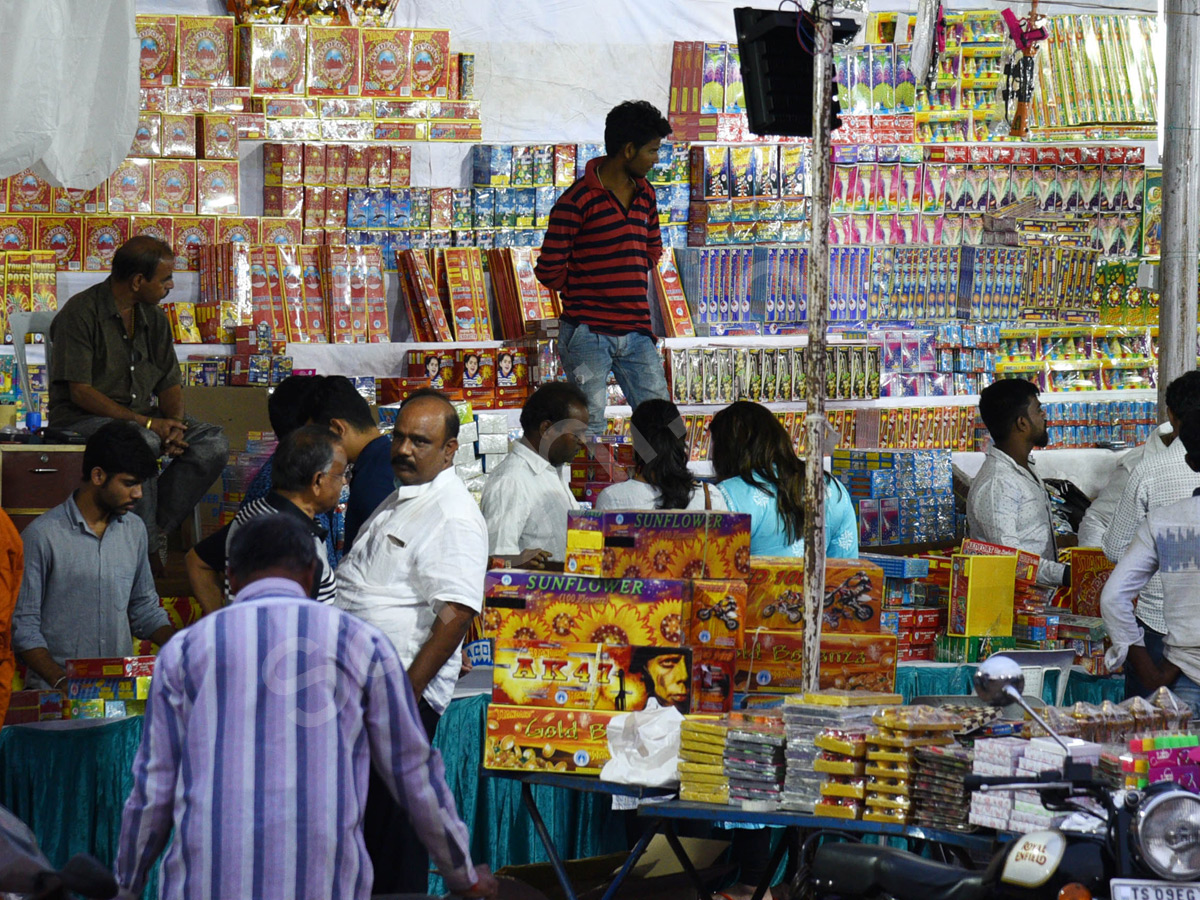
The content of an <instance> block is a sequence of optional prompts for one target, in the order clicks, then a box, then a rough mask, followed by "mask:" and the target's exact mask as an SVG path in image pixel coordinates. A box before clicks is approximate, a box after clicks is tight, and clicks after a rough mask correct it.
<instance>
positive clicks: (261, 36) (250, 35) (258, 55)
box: [238, 25, 306, 97]
mask: <svg viewBox="0 0 1200 900" xmlns="http://www.w3.org/2000/svg"><path fill="white" fill-rule="evenodd" d="M305 31H306V29H305V26H304V25H241V26H239V27H238V82H239V84H241V85H243V86H246V87H249V88H250V93H251V94H253V95H254V96H256V97H259V96H273V95H276V94H284V95H293V94H299V95H303V94H304V68H305Z"/></svg>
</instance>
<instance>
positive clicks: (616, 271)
mask: <svg viewBox="0 0 1200 900" xmlns="http://www.w3.org/2000/svg"><path fill="white" fill-rule="evenodd" d="M670 133H671V126H670V125H669V124H667V120H666V119H664V118H663V116H662V113H660V112H659V111H658V110H657V109H655V108H654V106H652V105H651V104H650V103H647V102H646V101H645V100H638V101H628V102H625V103H622V104H620V105H619V106H617V107H614V108H613V109H612V110H611V111H610V112H609V114H608V117H607V118H606V119H605V120H604V147H605V151H606V153H607V154H608V155H607V156H603V157H600V158H598V159H594V160H592V161H591V162H589V163H588V164H587V169H586V171H585V173H584V176H583V177H582V178H580V179H579V180H578V181H576V182H575V183H574V184H573V185H571V186H570V187H569V188H567V190H566V192H565V193H564V194H563V195H562V197H560V198H559V200H558V202H557V203H555V204H554V209H552V210H551V211H550V227H549V228H548V229H547V231H546V239H545V241H544V242H543V244H542V252H541V256H540V257H539V258H538V264H537V277H538V280H539V281H541V282H542V284H544V285H546V286H547V287H549V288H553V289H555V290H557V291H558V292H559V294H560V295H561V297H562V308H563V312H562V318H561V319H560V323H559V337H558V355H559V357H560V359H561V360H562V365H563V370H564V371H565V372H566V373H567V377H568V378H569V379H570V380H571V382H572V383H573V384H574V385H575V386H576V387H578V388H579V389H580V390H581V391H583V394H584V396H585V397H587V401H588V413H589V414H590V417H591V422H590V424H589V426H588V431H589V433H591V434H603V433H604V409H605V406H606V393H607V391H606V384H607V381H608V373H609V371H612V372H613V374H615V375H616V376H617V383H618V384H620V385H621V389H622V390H623V391H624V392H625V398H626V399H627V400H628V402H629V405H630V406H631V407H633V408H635V409H636V408H637V406H638V404H639V403H641V402H642V401H644V400H653V399H662V400H666V399H668V393H667V379H666V376H665V375H664V374H663V364H662V357H661V356H660V355H659V353H658V350H657V349H656V348H655V342H654V332H653V331H652V330H651V327H650V304H649V301H648V299H647V296H646V292H647V290H648V287H649V272H650V267H651V266H653V265H656V264H657V263H658V260H659V258H660V257H661V256H662V237H661V236H660V235H659V231H658V203H657V200H656V199H655V195H654V188H653V187H651V186H650V183H649V182H648V181H647V180H646V173H647V172H649V171H650V169H651V168H652V167H653V166H654V164H655V163H656V162H657V161H658V149H659V145H660V144H662V139H663V138H664V137H666V136H667V135H669V134H670Z"/></svg>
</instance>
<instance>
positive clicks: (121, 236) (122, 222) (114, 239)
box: [83, 216, 129, 272]
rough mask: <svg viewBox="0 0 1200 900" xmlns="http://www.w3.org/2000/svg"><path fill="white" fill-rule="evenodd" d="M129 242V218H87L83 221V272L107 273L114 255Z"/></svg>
mask: <svg viewBox="0 0 1200 900" xmlns="http://www.w3.org/2000/svg"><path fill="white" fill-rule="evenodd" d="M127 240H129V218H128V217H127V216H85V217H84V219H83V270H84V271H85V272H107V271H108V270H109V269H110V268H111V267H112V258H113V254H114V253H116V252H117V248H118V247H120V246H121V245H122V244H124V243H125V242H126V241H127Z"/></svg>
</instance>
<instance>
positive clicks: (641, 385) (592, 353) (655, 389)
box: [558, 321, 670, 434]
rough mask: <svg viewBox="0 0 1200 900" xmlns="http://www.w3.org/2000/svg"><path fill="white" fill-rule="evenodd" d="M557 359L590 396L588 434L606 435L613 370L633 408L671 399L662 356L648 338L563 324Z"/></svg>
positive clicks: (569, 377) (567, 323)
mask: <svg viewBox="0 0 1200 900" xmlns="http://www.w3.org/2000/svg"><path fill="white" fill-rule="evenodd" d="M558 357H559V359H561V360H562V366H563V371H564V372H566V373H567V378H568V379H569V380H570V382H571V384H573V385H575V386H576V387H577V388H579V390H581V391H583V395H584V396H585V397H587V402H588V415H589V417H590V421H589V423H588V434H603V433H604V409H605V407H606V406H607V405H608V396H607V394H608V389H607V385H608V373H609V372H610V371H611V372H612V373H613V374H614V375H616V376H617V384H619V385H620V386H621V390H623V391H624V392H625V399H626V400H628V401H629V406H630V408H632V409H637V407H638V404H640V403H642V402H643V401H645V400H669V399H670V394H669V393H668V391H667V376H666V375H665V374H664V372H663V360H662V356H661V354H659V352H658V349H657V348H656V347H655V346H654V339H653V338H651V337H650V336H649V335H646V334H623V335H620V336H617V335H610V334H596V333H595V332H593V331H592V330H591V329H590V328H588V326H587V325H573V324H572V323H570V322H565V321H564V322H561V324H560V325H559V330H558Z"/></svg>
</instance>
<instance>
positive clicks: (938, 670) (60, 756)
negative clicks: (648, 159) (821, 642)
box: [0, 664, 1124, 897]
mask: <svg viewBox="0 0 1200 900" xmlns="http://www.w3.org/2000/svg"><path fill="white" fill-rule="evenodd" d="M974 671H975V667H974V666H970V665H962V666H956V665H948V664H946V665H937V664H932V665H931V664H925V665H903V666H899V667H898V668H897V672H896V690H897V691H898V692H899V693H900V694H902V695H903V696H904V699H905V700H906V701H908V700H911V699H912V698H913V697H919V696H927V695H931V694H969V693H971V677H972V675H973V674H974ZM1056 677H1057V673H1055V672H1049V673H1047V677H1046V683H1045V685H1044V686H1043V687H1044V691H1045V693H1046V698H1047V699H1048V700H1051V701H1052V700H1053V692H1054V685H1055V682H1054V679H1055V678H1056ZM1123 695H1124V679H1122V678H1114V677H1109V678H1099V677H1096V676H1092V675H1087V674H1086V673H1084V672H1082V671H1079V670H1074V671H1072V672H1071V675H1070V682H1069V683H1068V686H1067V692H1066V701H1065V702H1066V703H1067V704H1072V703H1076V702H1078V701H1080V700H1083V701H1086V702H1088V703H1094V704H1099V703H1101V702H1102V701H1104V700H1113V701H1114V702H1115V701H1118V700H1120V699H1121V698H1122V697H1123ZM487 702H488V698H487V697H486V696H480V697H470V698H466V699H461V700H455V701H454V702H453V703H451V704H450V707H449V709H447V710H446V714H445V715H444V716H443V717H442V720H441V723H440V724H439V726H438V731H437V735H436V737H435V739H434V746H436V747H437V748H438V750H440V751H441V753H442V757H443V759H444V761H445V766H446V780H447V782H448V783H449V786H450V789H451V791H453V793H454V798H455V802H456V803H457V804H458V811H459V815H461V816H462V818H463V820H464V821H465V822H466V823H467V827H468V828H469V829H470V832H471V854H472V857H473V858H474V859H476V860H478V861H481V862H487V863H488V864H490V865H491V866H492V867H493V869H498V868H502V867H503V866H507V865H521V864H525V863H530V862H545V861H546V854H545V851H544V850H543V849H542V846H541V842H540V841H539V840H538V837H537V832H536V830H535V829H534V826H533V822H532V821H531V820H530V818H529V815H528V814H527V813H526V811H525V809H524V807H523V806H522V803H521V786H520V784H519V783H517V782H516V781H511V780H508V779H500V778H481V777H480V775H479V769H480V763H481V761H482V751H483V732H484V728H485V711H486V709H487ZM141 737H142V719H141V718H140V717H133V718H128V719H113V720H108V721H101V720H82V721H75V722H51V723H42V724H39V725H13V726H8V727H6V728H4V729H2V730H0V805H3V806H5V807H7V808H8V809H10V810H12V812H13V813H15V814H16V815H17V816H18V817H19V818H21V819H22V820H23V821H24V822H26V823H27V824H28V825H29V827H30V828H32V829H33V833H34V835H35V836H36V837H37V840H38V843H39V844H40V846H41V848H42V851H43V852H44V853H45V854H46V857H47V858H48V859H49V860H50V862H51V863H53V864H54V865H56V866H61V865H62V864H63V863H65V862H66V861H67V859H68V858H69V857H71V856H72V855H73V854H75V853H91V854H92V855H94V856H96V857H97V858H98V859H100V860H102V861H103V862H105V863H112V862H113V860H114V859H115V858H116V851H117V840H118V837H119V835H120V830H121V811H122V809H123V808H124V805H125V798H126V797H127V796H128V794H129V791H130V789H131V788H132V786H133V773H132V767H133V759H134V755H135V754H136V753H137V748H138V744H139V742H140V741H141ZM533 790H534V796H535V799H536V801H537V806H538V809H539V810H540V811H541V814H542V817H543V818H544V819H545V822H546V827H547V829H548V830H549V832H550V835H551V837H552V839H553V841H554V844H555V846H556V847H557V848H558V849H559V852H560V854H561V855H562V856H563V857H564V858H565V859H582V858H584V857H588V856H599V855H602V854H605V853H613V852H617V851H620V850H624V849H625V846H626V844H625V828H624V822H623V820H622V819H620V818H619V817H618V815H619V814H616V813H614V812H613V811H612V809H611V798H610V797H608V796H606V795H603V794H587V793H578V792H575V791H571V790H567V789H565V788H550V787H542V786H537V787H535V788H534V789H533ZM157 875H158V870H157V866H156V867H155V869H154V870H153V871H152V872H151V877H150V881H149V882H148V885H147V890H146V893H145V896H146V897H154V896H157V880H158V878H157ZM430 889H431V891H432V892H434V893H438V892H441V891H442V890H443V886H442V884H441V882H440V879H437V878H433V879H431V884H430Z"/></svg>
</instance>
